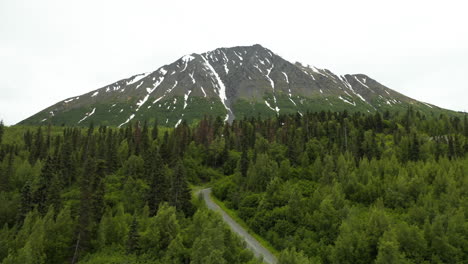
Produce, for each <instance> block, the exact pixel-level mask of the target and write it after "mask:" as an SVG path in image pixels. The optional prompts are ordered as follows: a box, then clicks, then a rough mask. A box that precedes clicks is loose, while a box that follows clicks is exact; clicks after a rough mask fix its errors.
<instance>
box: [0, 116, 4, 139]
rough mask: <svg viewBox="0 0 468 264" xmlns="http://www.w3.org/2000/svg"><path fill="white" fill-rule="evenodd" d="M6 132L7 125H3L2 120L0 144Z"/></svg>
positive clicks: (0, 121)
mask: <svg viewBox="0 0 468 264" xmlns="http://www.w3.org/2000/svg"><path fill="white" fill-rule="evenodd" d="M4 132H5V126H4V125H3V120H0V144H2V139H3V133H4Z"/></svg>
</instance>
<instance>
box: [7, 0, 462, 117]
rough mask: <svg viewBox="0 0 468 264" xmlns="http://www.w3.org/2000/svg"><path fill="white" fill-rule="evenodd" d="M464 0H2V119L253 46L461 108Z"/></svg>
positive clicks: (32, 112) (29, 113) (433, 102)
mask: <svg viewBox="0 0 468 264" xmlns="http://www.w3.org/2000/svg"><path fill="white" fill-rule="evenodd" d="M467 9H468V8H467V6H466V4H465V3H464V1H445V2H443V3H442V2H440V1H402V0H396V1H388V2H382V1H370V0H368V1H360V0H358V1H336V0H335V1H294V0H290V1H286V2H285V1H245V0H241V1H230V2H225V1H215V0H200V1H141V0H138V1H111V0H105V1H58V0H43V1H32V0H31V1H21V0H18V1H17V0H15V1H1V2H0V72H1V73H2V74H1V75H0V93H1V96H0V119H4V121H5V123H7V124H10V125H11V124H14V123H16V122H18V121H20V120H22V119H23V118H26V117H28V116H30V115H32V114H34V113H36V112H38V111H40V110H42V109H43V108H45V107H47V106H49V105H51V104H53V103H55V102H57V101H59V100H63V99H65V98H67V97H70V96H74V95H78V94H82V93H85V92H88V91H90V90H92V89H96V88H99V87H102V86H104V85H106V84H108V83H111V82H113V81H116V80H118V79H121V78H125V77H128V76H130V75H132V74H135V73H140V72H146V71H150V70H155V69H157V68H158V67H159V66H162V65H164V64H167V63H170V62H172V61H174V60H176V59H177V58H179V57H181V56H182V55H184V54H188V53H192V52H204V51H207V50H212V49H215V48H218V47H229V46H237V45H251V44H255V43H259V44H262V45H263V46H265V47H267V48H269V49H271V50H273V51H274V52H276V53H278V54H279V55H281V56H283V57H284V58H285V59H289V60H292V61H296V60H297V61H301V62H304V63H306V64H311V65H316V66H318V67H323V68H329V69H330V70H332V71H335V72H337V73H341V74H343V73H365V74H368V75H369V76H371V77H373V78H374V79H376V80H378V81H380V82H382V83H383V84H385V85H387V86H389V87H390V88H392V89H395V90H397V91H400V92H402V93H404V94H407V95H409V96H411V97H414V98H415V99H420V100H423V101H426V102H430V103H432V104H436V105H440V106H442V107H446V108H450V109H454V110H468V100H466V98H468V82H467V81H466V77H465V74H466V72H468V27H466V25H468V18H467V16H466V15H465V14H464V11H465V10H467Z"/></svg>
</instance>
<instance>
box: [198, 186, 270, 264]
mask: <svg viewBox="0 0 468 264" xmlns="http://www.w3.org/2000/svg"><path fill="white" fill-rule="evenodd" d="M200 193H201V194H202V195H203V199H204V200H205V203H206V206H207V207H208V208H209V209H211V210H213V211H215V212H218V213H220V214H221V216H222V217H223V220H224V222H226V223H227V224H228V225H229V227H230V228H231V230H232V231H234V232H235V233H236V234H238V235H239V236H240V237H241V238H242V239H244V241H245V242H246V244H247V247H248V248H249V249H250V250H252V252H253V253H254V254H255V256H257V257H260V258H263V262H265V263H268V264H276V263H277V262H278V260H277V259H276V257H275V256H274V255H273V254H271V252H270V251H268V249H266V248H265V247H263V246H262V245H261V244H260V243H259V242H258V241H257V240H256V239H255V238H254V237H252V236H251V235H250V234H249V233H248V232H247V230H245V229H244V228H243V227H241V226H240V225H239V224H238V223H236V221H234V219H232V218H231V217H230V216H229V215H228V214H227V213H226V212H225V211H224V210H223V209H221V208H220V207H219V206H218V205H217V204H216V203H215V202H214V201H213V200H212V199H211V188H207V189H203V190H201V191H200Z"/></svg>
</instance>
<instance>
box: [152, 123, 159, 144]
mask: <svg viewBox="0 0 468 264" xmlns="http://www.w3.org/2000/svg"><path fill="white" fill-rule="evenodd" d="M158 133H159V129H158V120H154V126H153V129H152V130H151V138H152V139H153V140H156V139H158V135H159V134H158Z"/></svg>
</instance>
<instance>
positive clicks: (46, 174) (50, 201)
mask: <svg viewBox="0 0 468 264" xmlns="http://www.w3.org/2000/svg"><path fill="white" fill-rule="evenodd" d="M60 189H61V186H60V183H59V182H58V175H57V164H56V160H55V158H54V157H52V156H49V157H48V158H47V160H46V163H45V164H44V167H43V168H42V170H41V174H40V176H39V182H38V186H37V188H36V191H35V193H34V195H33V200H34V203H35V204H36V205H37V209H38V211H39V212H40V213H41V214H43V215H44V214H45V213H46V212H47V209H48V207H49V205H54V206H56V209H57V210H58V209H59V208H58V207H59V206H60Z"/></svg>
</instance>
